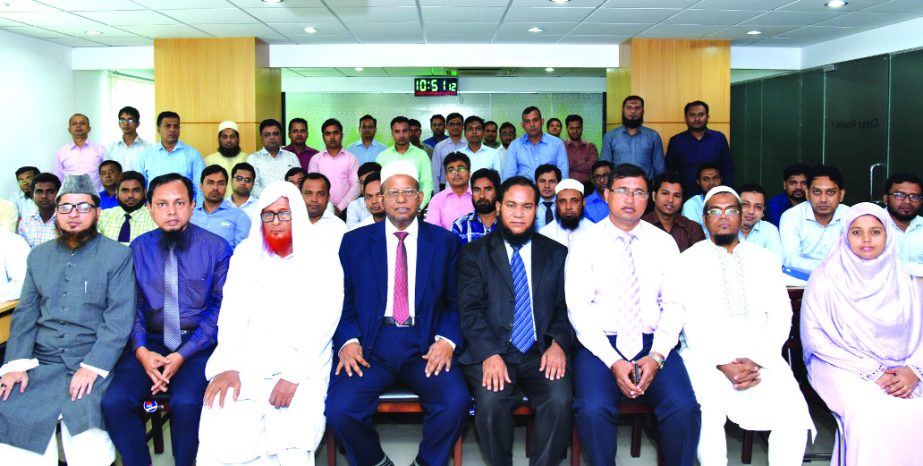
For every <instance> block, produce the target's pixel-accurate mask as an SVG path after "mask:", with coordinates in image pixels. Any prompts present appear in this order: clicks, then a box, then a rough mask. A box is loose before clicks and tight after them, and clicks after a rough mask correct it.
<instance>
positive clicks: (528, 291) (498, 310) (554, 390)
mask: <svg viewBox="0 0 923 466" xmlns="http://www.w3.org/2000/svg"><path fill="white" fill-rule="evenodd" d="M538 197H539V194H538V189H537V188H536V187H535V185H534V184H533V183H532V182H531V181H530V180H529V179H528V178H525V177H522V176H516V177H512V178H510V179H508V180H506V181H505V182H504V183H503V185H502V186H501V188H500V193H499V200H498V201H497V210H498V211H499V213H500V222H499V226H500V228H499V229H497V230H494V231H493V232H491V233H490V234H488V235H487V236H485V237H483V238H481V239H479V240H477V241H473V242H471V243H469V244H467V245H466V246H465V248H464V250H463V251H462V254H461V257H460V258H459V267H458V306H459V309H460V311H461V322H462V335H464V337H465V350H464V352H463V353H462V354H461V356H460V357H459V363H460V364H462V370H463V371H464V373H465V378H466V379H467V380H468V385H469V386H470V387H471V392H472V393H473V394H474V398H475V405H476V411H475V417H474V423H475V426H476V427H477V430H478V435H479V437H480V439H481V441H480V445H481V448H482V450H483V453H484V456H485V457H486V459H487V462H488V464H491V465H492V466H504V465H512V464H513V458H512V449H513V415H512V410H513V408H514V407H515V406H516V405H518V404H519V403H520V401H521V400H522V394H523V393H525V394H526V395H528V396H529V401H530V403H531V405H532V408H533V409H534V410H535V422H534V426H535V431H534V434H533V440H532V454H531V458H530V464H532V465H554V464H558V463H559V462H560V461H561V457H562V456H563V453H564V450H565V448H566V447H567V440H568V437H569V435H570V432H571V422H572V416H573V415H572V411H571V401H572V398H573V391H572V389H571V378H570V372H569V370H568V367H567V357H568V353H569V352H570V349H571V345H572V344H573V341H574V332H573V329H572V328H571V326H570V323H569V321H568V319H567V306H566V304H565V300H564V261H565V259H566V257H567V248H566V247H564V246H562V245H560V244H558V243H557V242H556V241H554V240H552V239H550V238H547V237H545V236H542V235H540V234H538V233H536V232H535V231H534V228H533V224H534V223H535V212H536V205H537V203H538Z"/></svg>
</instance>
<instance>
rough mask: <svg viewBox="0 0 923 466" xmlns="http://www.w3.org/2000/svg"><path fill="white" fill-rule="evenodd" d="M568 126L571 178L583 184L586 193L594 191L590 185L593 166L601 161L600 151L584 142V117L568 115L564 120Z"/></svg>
mask: <svg viewBox="0 0 923 466" xmlns="http://www.w3.org/2000/svg"><path fill="white" fill-rule="evenodd" d="M564 124H565V125H566V126H567V140H565V141H564V147H565V148H566V149H567V163H568V167H569V168H570V177H571V178H573V179H575V180H577V181H579V182H581V183H583V185H584V193H589V192H591V191H592V187H593V185H592V184H591V183H590V182H591V181H592V180H591V175H592V173H591V170H592V168H593V164H595V163H596V162H598V161H599V151H598V150H597V149H596V144H593V143H592V142H588V141H584V140H582V139H581V138H582V137H583V117H581V116H580V115H567V118H565V119H564Z"/></svg>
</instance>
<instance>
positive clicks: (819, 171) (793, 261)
mask: <svg viewBox="0 0 923 466" xmlns="http://www.w3.org/2000/svg"><path fill="white" fill-rule="evenodd" d="M845 195H846V185H845V184H844V182H843V175H841V174H840V171H839V170H837V169H836V167H833V166H830V165H818V166H816V167H814V168H813V169H811V173H810V175H808V195H807V197H808V202H802V203H801V204H798V205H796V206H794V207H792V208H791V209H788V210H786V211H785V213H784V214H782V219H781V220H780V221H779V236H780V237H781V239H782V256H783V260H782V265H783V266H785V267H789V268H792V269H795V270H797V271H800V272H806V273H811V272H813V271H814V269H816V268H817V266H818V265H820V263H821V261H823V260H824V258H825V257H827V253H828V252H830V249H831V248H832V247H833V244H834V243H835V242H836V241H837V240H839V238H840V232H841V231H842V230H843V228H844V227H845V226H844V225H843V218H844V217H845V216H846V212H847V211H849V207H847V206H845V205H843V204H841V202H843V197H844V196H845Z"/></svg>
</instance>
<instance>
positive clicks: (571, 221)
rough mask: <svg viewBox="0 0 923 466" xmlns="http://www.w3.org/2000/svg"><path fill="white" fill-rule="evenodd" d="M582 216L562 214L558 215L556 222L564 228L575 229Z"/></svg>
mask: <svg viewBox="0 0 923 466" xmlns="http://www.w3.org/2000/svg"><path fill="white" fill-rule="evenodd" d="M582 218H583V215H576V216H573V217H566V216H563V215H558V224H560V225H561V227H562V228H564V229H565V230H571V231H573V230H576V229H577V227H578V226H579V225H580V220H581V219H582Z"/></svg>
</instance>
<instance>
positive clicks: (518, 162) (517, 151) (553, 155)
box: [501, 106, 569, 180]
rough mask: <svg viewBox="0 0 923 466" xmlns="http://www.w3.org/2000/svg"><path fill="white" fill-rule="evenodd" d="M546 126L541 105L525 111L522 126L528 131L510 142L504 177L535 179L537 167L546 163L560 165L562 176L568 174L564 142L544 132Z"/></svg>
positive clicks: (564, 176)
mask: <svg viewBox="0 0 923 466" xmlns="http://www.w3.org/2000/svg"><path fill="white" fill-rule="evenodd" d="M544 126H545V120H544V119H543V118H542V112H541V110H539V109H538V107H534V106H531V107H526V109H525V110H523V111H522V129H523V130H524V131H525V132H526V134H524V135H522V137H520V138H517V139H514V140H513V142H511V143H510V147H509V151H508V153H507V154H506V160H505V162H504V165H503V178H504V179H507V178H511V177H514V176H517V175H519V176H525V177H526V178H528V179H530V180H535V169H536V168H538V166H539V165H545V164H550V165H554V166H556V167H558V169H559V170H561V177H563V178H567V177H568V173H569V169H568V163H567V150H565V149H564V143H563V142H561V140H560V139H558V138H556V137H554V136H551V135H548V134H546V133H544V132H543V131H542V129H543V128H544ZM501 137H502V129H501ZM558 179H561V178H558Z"/></svg>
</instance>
